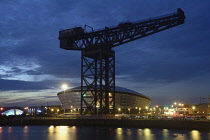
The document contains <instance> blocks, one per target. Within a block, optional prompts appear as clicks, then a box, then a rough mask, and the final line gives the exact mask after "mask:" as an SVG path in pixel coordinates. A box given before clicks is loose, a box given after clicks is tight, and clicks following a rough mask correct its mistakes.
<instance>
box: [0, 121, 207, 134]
mask: <svg viewBox="0 0 210 140" xmlns="http://www.w3.org/2000/svg"><path fill="white" fill-rule="evenodd" d="M6 125H7V126H8V125H9V126H25V125H41V126H46V125H47V126H48V125H55V126H59V125H65V126H102V127H133V128H157V129H185V130H205V131H210V121H200V120H199V121H194V120H121V119H52V118H45V119H23V118H22V119H21V118H20V119H13V120H10V119H4V120H0V126H6Z"/></svg>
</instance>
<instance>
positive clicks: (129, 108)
mask: <svg viewBox="0 0 210 140" xmlns="http://www.w3.org/2000/svg"><path fill="white" fill-rule="evenodd" d="M128 111H129V116H130V111H131V109H130V108H128Z"/></svg>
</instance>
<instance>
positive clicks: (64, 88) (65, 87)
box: [61, 84, 68, 115]
mask: <svg viewBox="0 0 210 140" xmlns="http://www.w3.org/2000/svg"><path fill="white" fill-rule="evenodd" d="M61 88H62V89H63V93H64V97H66V94H65V92H66V89H67V88H68V85H67V84H63V85H62V86H61ZM63 111H64V115H65V113H66V109H65V100H64V104H63Z"/></svg>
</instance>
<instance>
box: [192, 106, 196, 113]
mask: <svg viewBox="0 0 210 140" xmlns="http://www.w3.org/2000/svg"><path fill="white" fill-rule="evenodd" d="M192 109H193V114H194V110H195V106H193V107H192Z"/></svg>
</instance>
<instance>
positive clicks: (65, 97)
mask: <svg viewBox="0 0 210 140" xmlns="http://www.w3.org/2000/svg"><path fill="white" fill-rule="evenodd" d="M90 94H91V93H90ZM57 96H58V98H59V100H60V102H61V104H62V107H63V108H64V109H65V110H72V111H79V109H80V103H81V102H80V101H81V100H80V99H81V88H80V87H76V88H72V89H69V90H65V91H62V92H59V93H57ZM150 103H151V99H150V98H149V97H147V96H145V95H143V94H141V93H138V92H136V91H133V90H129V89H126V88H122V87H116V88H115V108H116V111H117V112H118V113H128V109H129V113H130V110H132V112H133V113H136V114H137V113H138V112H139V111H140V110H141V109H145V107H146V106H148V107H149V106H150Z"/></svg>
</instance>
